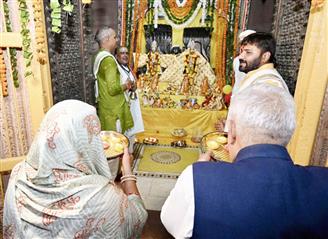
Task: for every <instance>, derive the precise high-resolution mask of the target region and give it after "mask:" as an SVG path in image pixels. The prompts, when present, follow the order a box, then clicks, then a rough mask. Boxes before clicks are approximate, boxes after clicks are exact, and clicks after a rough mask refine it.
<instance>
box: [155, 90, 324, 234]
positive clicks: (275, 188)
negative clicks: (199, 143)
mask: <svg viewBox="0 0 328 239" xmlns="http://www.w3.org/2000/svg"><path fill="white" fill-rule="evenodd" d="M230 111H231V114H232V117H231V119H230V120H229V122H228V124H229V127H228V129H229V131H228V145H227V148H228V150H229V154H230V157H231V158H232V159H234V162H233V163H224V162H219V163H218V162H209V158H210V157H209V155H210V153H206V154H203V155H201V156H200V161H204V162H197V163H195V164H193V165H192V166H189V167H187V168H186V169H185V170H184V171H183V172H182V174H181V175H180V177H179V179H178V181H177V183H176V185H175V187H174V188H173V190H172V191H171V193H170V195H169V197H168V199H167V200H166V202H165V203H164V206H163V208H162V212H161V220H162V222H163V224H164V226H165V227H166V229H167V230H168V232H170V233H171V234H172V235H173V236H174V237H176V238H190V237H193V238H206V239H210V238H238V239H248V238H249V239H257V238H258V239H263V238H265V239H268V238H296V239H300V238H311V239H313V238H328V169H327V168H323V167H303V166H297V165H294V163H293V161H292V159H291V158H290V156H289V154H288V152H287V150H286V148H285V146H286V145H287V144H288V142H289V140H290V138H291V136H292V134H293V132H294V128H295V124H296V123H295V104H294V100H293V98H292V96H291V95H290V94H289V93H288V92H286V91H284V90H281V89H280V88H277V87H274V86H268V85H256V86H253V87H249V88H248V89H245V90H244V91H243V92H240V93H239V94H237V95H236V96H235V97H234V99H233V102H232V104H231V107H230ZM298 147H302V145H299V146H298Z"/></svg>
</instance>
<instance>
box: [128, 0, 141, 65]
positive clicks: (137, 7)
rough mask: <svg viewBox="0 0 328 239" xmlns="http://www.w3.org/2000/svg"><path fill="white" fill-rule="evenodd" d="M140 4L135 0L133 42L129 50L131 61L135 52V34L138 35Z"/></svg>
mask: <svg viewBox="0 0 328 239" xmlns="http://www.w3.org/2000/svg"><path fill="white" fill-rule="evenodd" d="M139 4H140V3H139ZM139 4H138V0H135V2H134V11H133V29H131V30H132V35H131V44H130V50H129V62H130V63H131V62H132V57H133V52H134V43H135V35H136V30H137V25H138V23H137V21H136V20H137V15H138V12H139Z"/></svg>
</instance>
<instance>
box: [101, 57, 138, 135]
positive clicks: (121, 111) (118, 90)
mask: <svg viewBox="0 0 328 239" xmlns="http://www.w3.org/2000/svg"><path fill="white" fill-rule="evenodd" d="M97 80H98V90H99V98H98V115H99V119H100V123H101V129H102V130H115V131H116V120H117V119H119V120H120V122H121V127H122V132H123V133H124V132H125V131H126V130H128V129H130V128H132V127H133V119H132V115H131V112H130V108H129V105H128V103H127V102H126V100H125V97H124V91H123V89H122V87H121V83H120V72H119V71H118V69H117V64H116V62H115V60H114V59H113V58H112V57H110V56H108V57H106V58H104V59H103V60H102V61H101V63H100V66H99V70H98V74H97Z"/></svg>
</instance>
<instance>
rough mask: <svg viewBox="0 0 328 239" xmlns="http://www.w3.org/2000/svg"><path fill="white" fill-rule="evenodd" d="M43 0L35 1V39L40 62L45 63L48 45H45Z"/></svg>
mask: <svg viewBox="0 0 328 239" xmlns="http://www.w3.org/2000/svg"><path fill="white" fill-rule="evenodd" d="M42 7H43V6H42V1H41V0H34V1H33V10H34V22H35V33H36V36H35V39H36V52H37V55H38V59H37V60H38V62H39V63H40V64H41V65H44V64H45V63H46V62H47V60H46V56H47V55H46V47H45V38H44V36H45V32H44V30H43V27H42V26H43V17H42Z"/></svg>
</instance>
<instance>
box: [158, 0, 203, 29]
mask: <svg viewBox="0 0 328 239" xmlns="http://www.w3.org/2000/svg"><path fill="white" fill-rule="evenodd" d="M204 4H206V0H200V1H199V2H198V4H197V7H196V9H195V10H194V11H190V12H191V13H192V15H191V16H189V17H188V18H187V17H186V18H185V19H183V20H180V21H179V20H172V19H171V18H170V17H169V16H168V15H167V12H166V10H165V9H166V7H165V5H164V7H163V5H162V3H161V0H155V2H154V5H153V6H154V27H155V28H157V25H158V9H159V10H160V11H161V12H162V13H163V15H164V18H165V20H166V21H167V22H168V23H169V24H170V25H171V26H172V27H173V28H174V29H183V28H186V27H187V26H188V25H189V24H190V23H191V22H193V21H194V20H195V18H196V16H197V14H198V11H199V10H200V8H201V7H202V6H203V5H204ZM205 9H206V7H205ZM203 18H204V15H203ZM202 22H205V18H204V20H202Z"/></svg>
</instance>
